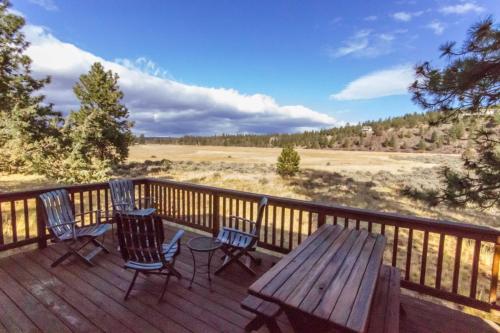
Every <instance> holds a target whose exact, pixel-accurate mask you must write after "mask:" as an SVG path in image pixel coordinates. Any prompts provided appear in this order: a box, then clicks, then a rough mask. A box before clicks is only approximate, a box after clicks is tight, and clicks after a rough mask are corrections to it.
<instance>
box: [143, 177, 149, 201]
mask: <svg viewBox="0 0 500 333" xmlns="http://www.w3.org/2000/svg"><path fill="white" fill-rule="evenodd" d="M144 197H145V198H151V188H150V187H149V179H147V180H146V181H145V182H144ZM141 199H142V198H141Z"/></svg>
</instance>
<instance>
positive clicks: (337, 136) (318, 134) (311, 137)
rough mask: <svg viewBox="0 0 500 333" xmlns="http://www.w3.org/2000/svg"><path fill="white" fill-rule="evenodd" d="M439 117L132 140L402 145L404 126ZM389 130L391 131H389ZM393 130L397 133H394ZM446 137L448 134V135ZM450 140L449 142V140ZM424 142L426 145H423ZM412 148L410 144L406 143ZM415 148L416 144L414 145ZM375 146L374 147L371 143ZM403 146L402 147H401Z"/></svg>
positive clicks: (457, 124) (457, 126) (458, 125)
mask: <svg viewBox="0 0 500 333" xmlns="http://www.w3.org/2000/svg"><path fill="white" fill-rule="evenodd" d="M438 118H439V115H438V113H437V112H427V113H411V114H406V115H403V116H399V117H389V118H386V119H379V120H374V121H365V122H363V123H360V124H356V125H349V124H347V125H345V126H342V127H334V128H330V129H322V130H318V131H305V132H301V133H292V134H284V133H275V134H221V135H213V136H191V135H186V136H182V137H178V138H176V137H145V136H144V135H140V136H139V137H136V140H135V142H136V143H138V144H145V143H152V144H178V145H199V146H239V147H280V148H282V147H289V146H293V147H301V148H310V149H324V148H342V149H357V148H360V147H368V148H370V147H369V145H370V143H371V141H373V140H372V139H371V138H370V137H371V136H372V135H373V136H374V137H383V138H384V140H380V141H381V142H382V147H390V148H394V149H395V148H401V146H398V139H399V140H400V141H404V140H401V139H404V136H407V137H411V136H413V134H410V132H407V133H403V129H414V128H418V127H419V126H422V125H424V126H426V125H428V124H430V123H434V122H435V121H436V120H437V119H438ZM465 123H469V121H467V119H465V120H463V119H458V120H455V121H454V123H453V125H452V127H451V129H450V130H449V133H447V134H449V138H447V139H446V141H454V140H456V139H460V138H462V137H463V136H464V131H465V125H464V124H465ZM367 126H368V127H370V129H371V130H372V132H371V133H370V134H369V135H367V134H366V133H364V132H363V130H362V129H363V127H367ZM389 132H391V133H393V134H392V135H389ZM394 133H396V134H394ZM425 134H426V133H424V131H423V127H422V128H421V129H420V132H419V133H417V135H418V136H420V137H423V136H424V135H425ZM432 135H433V138H431V139H429V140H428V141H429V142H430V141H432V142H430V143H436V144H437V143H438V141H439V142H441V140H442V138H441V137H439V138H438V136H439V134H438V133H437V132H435V133H433V134H432ZM447 137H448V136H447ZM421 141H422V142H423V143H422V144H420V145H419V147H420V148H423V149H424V150H426V149H428V148H432V147H434V146H432V145H426V141H425V140H424V138H422V140H421ZM448 143H450V142H448ZM424 145H425V147H423V146H424ZM406 148H411V147H406ZM414 148H415V149H417V148H418V147H417V146H415V147H414ZM373 149H376V147H373ZM402 149H405V147H402Z"/></svg>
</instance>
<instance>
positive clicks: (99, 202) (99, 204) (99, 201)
mask: <svg viewBox="0 0 500 333" xmlns="http://www.w3.org/2000/svg"><path fill="white" fill-rule="evenodd" d="M97 210H101V211H102V207H101V190H97Z"/></svg>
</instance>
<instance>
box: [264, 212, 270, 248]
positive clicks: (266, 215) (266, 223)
mask: <svg viewBox="0 0 500 333" xmlns="http://www.w3.org/2000/svg"><path fill="white" fill-rule="evenodd" d="M264 214H265V220H264V243H266V244H267V243H268V241H267V234H268V231H267V228H269V205H267V206H266V208H265V210H264Z"/></svg>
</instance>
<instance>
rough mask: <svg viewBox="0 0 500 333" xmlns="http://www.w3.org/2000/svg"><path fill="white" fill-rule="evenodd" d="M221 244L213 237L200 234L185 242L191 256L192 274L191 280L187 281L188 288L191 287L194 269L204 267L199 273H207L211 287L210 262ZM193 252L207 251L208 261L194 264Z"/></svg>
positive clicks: (194, 273)
mask: <svg viewBox="0 0 500 333" xmlns="http://www.w3.org/2000/svg"><path fill="white" fill-rule="evenodd" d="M221 246H222V243H221V242H220V241H218V240H217V239H216V238H214V237H207V236H200V237H194V238H191V239H190V240H189V241H188V242H187V247H188V248H189V250H190V251H191V256H192V257H193V276H192V277H191V282H190V283H189V289H191V287H192V285H193V281H194V277H195V275H196V269H204V268H206V270H203V271H201V272H200V273H206V274H208V281H209V283H210V288H211V287H212V279H211V277H210V264H211V262H212V257H213V255H214V253H215V251H216V250H217V249H218V248H220V247H221ZM195 252H200V253H204V252H205V253H207V254H208V262H207V263H206V264H199V265H196V256H195V255H194V253H195Z"/></svg>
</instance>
